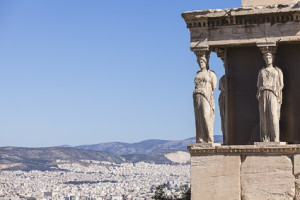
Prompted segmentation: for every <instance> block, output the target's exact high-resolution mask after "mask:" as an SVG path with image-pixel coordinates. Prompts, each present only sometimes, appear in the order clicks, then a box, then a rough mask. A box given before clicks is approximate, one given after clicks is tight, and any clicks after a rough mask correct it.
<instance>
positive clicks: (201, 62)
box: [197, 56, 207, 69]
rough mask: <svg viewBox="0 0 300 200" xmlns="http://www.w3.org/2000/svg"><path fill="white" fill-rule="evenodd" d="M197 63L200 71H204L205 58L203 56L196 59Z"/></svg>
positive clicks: (205, 65)
mask: <svg viewBox="0 0 300 200" xmlns="http://www.w3.org/2000/svg"><path fill="white" fill-rule="evenodd" d="M197 62H198V64H199V67H200V68H201V69H204V68H206V67H207V59H206V58H205V56H201V57H198V58H197Z"/></svg>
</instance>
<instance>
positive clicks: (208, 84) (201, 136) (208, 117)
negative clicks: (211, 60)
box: [193, 51, 217, 143]
mask: <svg viewBox="0 0 300 200" xmlns="http://www.w3.org/2000/svg"><path fill="white" fill-rule="evenodd" d="M197 53H199V54H198V55H197V54H196V55H197V62H198V64H199V66H200V68H201V70H200V71H198V73H197V75H196V77H195V90H194V93H193V100H194V112H195V123H196V142H198V143H213V142H214V140H213V123H214V119H215V103H214V99H213V90H214V89H215V88H216V85H217V77H216V75H215V73H214V72H213V71H210V70H209V68H208V66H207V63H208V62H207V56H205V52H203V51H200V52H197Z"/></svg>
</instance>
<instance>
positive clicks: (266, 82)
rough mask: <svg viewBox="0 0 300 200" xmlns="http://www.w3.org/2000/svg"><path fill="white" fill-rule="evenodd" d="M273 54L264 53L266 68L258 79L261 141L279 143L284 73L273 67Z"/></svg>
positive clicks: (260, 72)
mask: <svg viewBox="0 0 300 200" xmlns="http://www.w3.org/2000/svg"><path fill="white" fill-rule="evenodd" d="M273 56H274V55H273V54H272V53H271V52H264V55H263V57H264V60H265V62H266V67H264V68H263V69H261V70H260V71H259V73H258V78H257V88H258V91H257V100H258V102H259V117H260V140H261V141H262V142H279V141H280V140H279V119H280V109H281V104H282V89H283V73H282V71H281V69H279V68H278V67H274V66H273Z"/></svg>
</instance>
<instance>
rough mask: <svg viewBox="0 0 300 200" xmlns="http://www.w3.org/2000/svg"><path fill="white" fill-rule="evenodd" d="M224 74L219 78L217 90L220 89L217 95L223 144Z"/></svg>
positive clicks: (224, 135) (224, 137)
mask: <svg viewBox="0 0 300 200" xmlns="http://www.w3.org/2000/svg"><path fill="white" fill-rule="evenodd" d="M225 81H226V76H225V75H223V76H222V77H221V78H220V81H219V90H220V95H219V108H220V115H221V128H222V133H223V144H226V140H227V138H226V134H225V117H226V114H225V92H226V91H225V87H226V85H225V84H226V83H225Z"/></svg>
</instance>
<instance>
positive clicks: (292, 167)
mask: <svg viewBox="0 0 300 200" xmlns="http://www.w3.org/2000/svg"><path fill="white" fill-rule="evenodd" d="M189 150H190V152H191V155H192V156H191V192H192V200H201V199H203V200H224V199H226V200H293V199H295V200H300V145H284V146H278V147H274V146H271V147H261V146H255V145H247V146H221V147H211V148H207V147H205V148H201V147H199V145H198V146H197V145H195V146H193V145H191V146H189Z"/></svg>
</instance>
